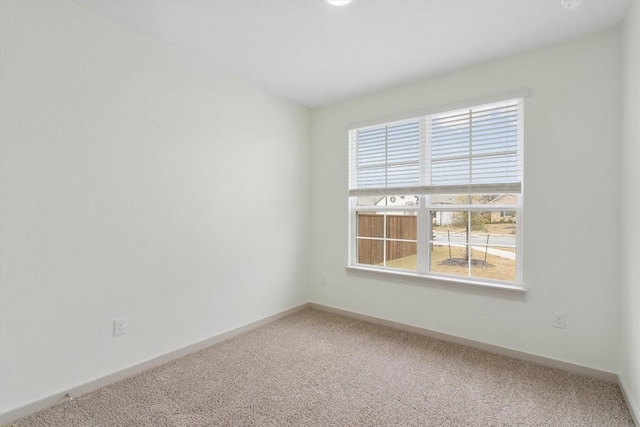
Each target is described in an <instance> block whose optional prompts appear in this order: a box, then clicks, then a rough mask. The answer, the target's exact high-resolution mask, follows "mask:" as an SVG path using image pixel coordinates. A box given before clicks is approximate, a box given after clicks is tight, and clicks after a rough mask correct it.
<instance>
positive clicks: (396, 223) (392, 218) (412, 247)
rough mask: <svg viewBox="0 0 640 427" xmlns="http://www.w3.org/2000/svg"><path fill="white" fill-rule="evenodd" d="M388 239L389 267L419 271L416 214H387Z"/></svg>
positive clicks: (410, 212) (407, 212) (409, 212)
mask: <svg viewBox="0 0 640 427" xmlns="http://www.w3.org/2000/svg"><path fill="white" fill-rule="evenodd" d="M387 238H388V239H389V240H387V259H386V261H387V263H386V265H387V267H395V268H402V269H407V270H414V271H415V270H417V265H418V260H417V251H418V245H417V243H416V241H417V239H418V217H417V216H416V215H415V212H412V211H405V212H402V213H395V212H393V213H387ZM407 240H410V241H407Z"/></svg>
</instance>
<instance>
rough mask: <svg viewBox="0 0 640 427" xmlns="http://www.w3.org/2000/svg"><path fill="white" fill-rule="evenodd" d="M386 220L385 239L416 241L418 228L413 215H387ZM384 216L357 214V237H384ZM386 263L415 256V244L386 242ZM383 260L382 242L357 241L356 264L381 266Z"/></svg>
mask: <svg viewBox="0 0 640 427" xmlns="http://www.w3.org/2000/svg"><path fill="white" fill-rule="evenodd" d="M386 219H387V236H386V237H387V239H404V240H417V238H418V227H417V217H416V216H415V215H389V214H387V216H386ZM384 221H385V216H384V215H377V214H374V213H371V214H369V213H359V214H358V236H361V237H378V238H382V237H384V225H385V224H384ZM386 244H387V261H393V260H394V259H398V258H404V257H407V256H410V255H415V254H416V252H417V245H416V243H415V242H398V241H394V240H387V242H386ZM383 260H384V242H382V241H380V240H366V239H358V262H359V263H361V264H371V265H376V264H382V262H383Z"/></svg>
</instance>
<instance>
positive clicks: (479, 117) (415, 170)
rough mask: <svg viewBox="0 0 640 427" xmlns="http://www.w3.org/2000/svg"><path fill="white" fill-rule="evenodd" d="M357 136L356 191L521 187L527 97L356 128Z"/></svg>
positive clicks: (353, 135) (353, 142) (353, 144)
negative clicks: (523, 116)
mask: <svg viewBox="0 0 640 427" xmlns="http://www.w3.org/2000/svg"><path fill="white" fill-rule="evenodd" d="M427 130H428V132H427ZM349 139H350V181H349V189H350V194H351V195H366V194H374V193H375V194H400V193H404V194H435V193H449V194H459V193H502V192H509V193H514V192H520V191H521V183H522V100H521V99H515V100H509V101H504V102H498V103H492V104H486V105H481V106H476V107H471V108H466V109H461V110H456V111H449V112H445V113H441V114H435V115H430V116H424V117H418V118H415V119H410V120H405V121H402V122H393V123H385V124H381V125H378V126H371V127H367V128H360V129H353V130H351V131H350V132H349Z"/></svg>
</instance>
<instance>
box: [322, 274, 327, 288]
mask: <svg viewBox="0 0 640 427" xmlns="http://www.w3.org/2000/svg"><path fill="white" fill-rule="evenodd" d="M320 285H321V286H327V276H322V279H320Z"/></svg>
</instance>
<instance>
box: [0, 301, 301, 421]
mask: <svg viewBox="0 0 640 427" xmlns="http://www.w3.org/2000/svg"><path fill="white" fill-rule="evenodd" d="M307 307H309V303H304V304H300V305H298V306H295V307H293V308H290V309H288V310H284V311H282V312H280V313H276V314H273V315H271V316H267V317H265V318H262V319H259V320H256V321H254V322H251V323H247V324H246V325H243V326H240V327H238V328H235V329H232V330H230V331H227V332H223V333H221V334H219V335H215V336H213V337H210V338H207V339H204V340H202V341H198V342H196V343H194V344H190V345H188V346H186V347H182V348H179V349H177V350H174V351H170V352H169V353H165V354H162V355H160V356H157V357H154V358H152V359H149V360H146V361H144V362H141V363H138V364H136V365H133V366H130V367H128V368H125V369H123V370H121V371H117V372H114V373H111V374H109V375H105V376H103V377H100V378H97V379H95V380H92V381H89V382H88V383H84V384H79V385H77V386H75V387H71V388H68V389H65V390H62V391H60V392H58V393H54V394H52V395H50V396H47V397H45V398H42V399H39V400H37V401H35V402H32V403H29V404H27V405H24V406H21V407H18V408H15V409H11V410H9V411H6V412H3V413H2V414H0V425H3V424H8V423H10V422H12V421H15V420H17V419H20V418H22V417H25V416H27V415H29V414H33V413H34V412H38V411H41V410H43V409H47V408H49V407H51V406H54V405H56V404H58V403H62V402H64V401H65V400H67V397H66V395H67V393H68V394H69V395H71V396H73V397H78V396H82V395H83V394H87V393H89V392H92V391H94V390H97V389H99V388H101V387H104V386H106V385H109V384H113V383H116V382H118V381H122V380H124V379H127V378H129V377H131V376H133V375H137V374H139V373H142V372H144V371H147V370H149V369H153V368H155V367H158V366H160V365H164V364H165V363H169V362H171V361H173V360H176V359H179V358H181V357H184V356H187V355H189V354H192V353H195V352H197V351H200V350H203V349H205V348H207V347H211V346H212V345H214V344H218V343H220V342H222V341H225V340H228V339H229V338H233V337H235V336H237V335H240V334H242V333H245V332H248V331H250V330H252V329H256V328H258V327H260V326H263V325H266V324H267V323H271V322H273V321H275V320H278V319H281V318H283V317H286V316H288V315H290V314H293V313H295V312H296V311H300V310H303V309H305V308H307Z"/></svg>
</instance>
